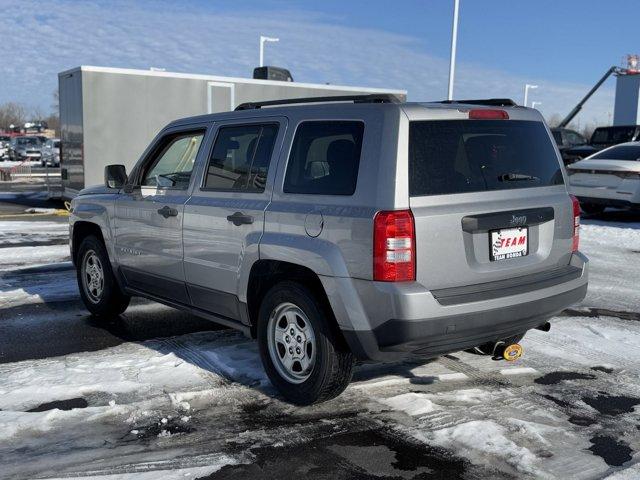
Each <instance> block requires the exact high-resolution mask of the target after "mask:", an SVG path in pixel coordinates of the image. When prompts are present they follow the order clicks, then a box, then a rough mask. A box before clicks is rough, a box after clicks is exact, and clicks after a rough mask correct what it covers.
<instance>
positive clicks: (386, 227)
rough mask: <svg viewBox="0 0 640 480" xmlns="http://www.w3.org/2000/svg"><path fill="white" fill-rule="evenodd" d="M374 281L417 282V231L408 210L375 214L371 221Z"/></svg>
mask: <svg viewBox="0 0 640 480" xmlns="http://www.w3.org/2000/svg"><path fill="white" fill-rule="evenodd" d="M373 279H374V280H376V281H379V282H412V281H414V280H415V279H416V232H415V223H414V219H413V214H412V213H411V210H395V211H387V212H378V213H376V216H375V218H374V219H373Z"/></svg>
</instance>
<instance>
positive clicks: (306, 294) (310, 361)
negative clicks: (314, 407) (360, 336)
mask: <svg viewBox="0 0 640 480" xmlns="http://www.w3.org/2000/svg"><path fill="white" fill-rule="evenodd" d="M329 321H330V312H326V309H325V308H323V306H322V304H321V303H320V302H319V301H318V299H317V298H316V297H315V296H314V295H313V294H312V293H311V292H310V291H309V290H308V289H307V288H305V287H304V286H302V285H300V284H298V283H294V282H282V283H279V284H277V285H275V286H274V287H273V288H272V289H271V290H269V292H268V293H267V294H266V296H265V298H264V300H263V302H262V305H261V306H260V313H259V318H258V343H259V347H260V356H261V358H262V363H263V365H264V369H265V371H266V372H267V375H268V377H269V379H270V380H271V383H273V385H274V386H275V387H276V388H278V390H280V392H281V393H282V395H283V396H284V397H285V398H286V399H287V400H289V401H290V402H292V403H295V404H298V405H310V404H312V403H318V402H323V401H325V400H329V399H331V398H334V397H336V396H338V395H339V394H340V393H342V392H343V391H344V389H345V388H346V387H347V385H349V382H350V381H351V374H352V370H353V364H354V358H353V355H352V354H351V352H349V351H348V349H347V348H346V347H344V346H343V345H342V344H341V342H340V341H339V339H338V338H337V335H336V333H334V331H333V330H332V329H331V327H330V324H329Z"/></svg>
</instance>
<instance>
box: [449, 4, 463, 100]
mask: <svg viewBox="0 0 640 480" xmlns="http://www.w3.org/2000/svg"><path fill="white" fill-rule="evenodd" d="M459 9H460V0H453V26H452V27H451V58H450V59H449V89H448V91H447V100H453V80H454V77H455V75H456V46H457V43H458V10H459Z"/></svg>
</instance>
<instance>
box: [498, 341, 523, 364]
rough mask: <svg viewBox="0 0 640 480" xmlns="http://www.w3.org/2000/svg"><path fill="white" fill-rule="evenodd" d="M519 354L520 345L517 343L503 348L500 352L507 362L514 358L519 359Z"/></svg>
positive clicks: (520, 354)
mask: <svg viewBox="0 0 640 480" xmlns="http://www.w3.org/2000/svg"><path fill="white" fill-rule="evenodd" d="M521 356H522V347H521V346H520V344H518V343H514V344H512V345H509V346H508V347H506V348H505V349H504V352H503V353H502V357H503V358H504V359H505V360H507V361H509V362H513V361H514V360H517V359H519V358H520V357H521Z"/></svg>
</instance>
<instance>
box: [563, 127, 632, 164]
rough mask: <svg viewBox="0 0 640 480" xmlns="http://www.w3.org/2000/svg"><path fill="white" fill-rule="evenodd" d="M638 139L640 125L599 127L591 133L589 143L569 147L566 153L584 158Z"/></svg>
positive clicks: (577, 157) (579, 158) (580, 158)
mask: <svg viewBox="0 0 640 480" xmlns="http://www.w3.org/2000/svg"><path fill="white" fill-rule="evenodd" d="M638 140H640V125H626V126H616V127H598V128H596V129H595V130H594V131H593V133H592V134H591V139H590V140H589V144H587V145H581V146H577V147H572V148H568V149H567V150H566V152H565V155H567V156H571V157H575V158H576V159H577V160H582V159H583V158H587V157H588V156H590V155H593V154H594V153H596V152H599V151H600V150H602V149H604V148H608V147H612V146H613V145H618V144H620V143H624V142H635V141H638Z"/></svg>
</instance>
